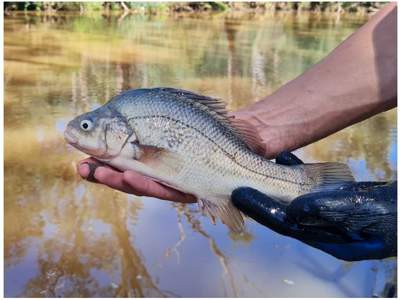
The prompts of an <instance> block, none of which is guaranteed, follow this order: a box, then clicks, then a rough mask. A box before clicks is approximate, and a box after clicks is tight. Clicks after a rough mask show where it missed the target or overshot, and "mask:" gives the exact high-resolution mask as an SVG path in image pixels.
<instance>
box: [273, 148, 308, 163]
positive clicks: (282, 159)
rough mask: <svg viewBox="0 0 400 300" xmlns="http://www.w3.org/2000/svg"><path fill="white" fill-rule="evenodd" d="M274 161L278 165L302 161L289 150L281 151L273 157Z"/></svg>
mask: <svg viewBox="0 0 400 300" xmlns="http://www.w3.org/2000/svg"><path fill="white" fill-rule="evenodd" d="M275 162H276V163H277V164H279V165H286V166H293V165H301V164H303V161H302V160H301V159H300V158H298V157H297V156H296V155H294V154H293V153H291V152H289V151H282V152H281V153H279V154H278V156H277V157H276V158H275Z"/></svg>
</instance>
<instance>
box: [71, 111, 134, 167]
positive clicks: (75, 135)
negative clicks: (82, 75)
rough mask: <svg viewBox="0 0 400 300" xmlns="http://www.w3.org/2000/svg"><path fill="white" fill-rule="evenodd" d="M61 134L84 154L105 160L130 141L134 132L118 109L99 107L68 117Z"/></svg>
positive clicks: (117, 152) (117, 153)
mask: <svg viewBox="0 0 400 300" xmlns="http://www.w3.org/2000/svg"><path fill="white" fill-rule="evenodd" d="M64 138H65V140H66V141H67V142H68V143H69V144H71V145H72V146H73V147H75V148H77V149H78V150H80V151H82V152H84V153H86V154H89V155H91V156H93V157H95V158H97V159H100V160H109V159H112V158H114V157H116V156H118V155H119V153H120V152H121V150H122V149H123V148H124V146H125V145H126V144H127V143H128V142H131V141H134V140H135V134H134V132H133V130H132V129H131V128H130V126H129V124H128V122H127V120H126V118H125V117H123V116H122V115H121V114H120V113H118V112H117V111H113V110H111V109H109V108H107V107H100V108H98V109H96V110H94V111H91V112H88V113H85V114H82V115H80V116H78V117H76V118H75V119H73V120H71V121H70V122H69V123H68V125H67V127H66V129H65V132H64Z"/></svg>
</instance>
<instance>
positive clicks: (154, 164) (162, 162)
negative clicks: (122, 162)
mask: <svg viewBox="0 0 400 300" xmlns="http://www.w3.org/2000/svg"><path fill="white" fill-rule="evenodd" d="M138 147H139V149H140V152H141V154H140V156H139V158H138V159H137V160H138V161H139V162H141V163H143V164H145V165H147V166H149V167H151V168H153V169H159V170H160V172H165V173H167V174H168V175H169V176H176V175H178V174H179V173H180V171H181V170H182V169H183V167H184V160H183V159H182V157H181V156H179V154H178V153H175V152H172V151H170V150H167V149H164V148H158V147H155V146H148V145H140V144H139V145H138Z"/></svg>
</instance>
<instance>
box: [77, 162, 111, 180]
mask: <svg viewBox="0 0 400 300" xmlns="http://www.w3.org/2000/svg"><path fill="white" fill-rule="evenodd" d="M99 166H103V167H107V168H111V167H110V166H107V165H105V164H104V163H103V162H100V161H98V160H96V159H94V158H92V157H89V158H86V159H84V160H81V161H80V162H79V163H78V165H77V170H78V173H79V175H80V176H81V177H82V178H84V179H86V180H88V181H90V182H97V181H96V179H95V177H94V173H95V171H96V169H97V167H99ZM113 170H115V169H113Z"/></svg>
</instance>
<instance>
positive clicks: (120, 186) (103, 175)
mask: <svg viewBox="0 0 400 300" xmlns="http://www.w3.org/2000/svg"><path fill="white" fill-rule="evenodd" d="M93 177H94V179H95V182H97V183H100V184H104V185H106V186H108V187H110V188H113V189H116V190H119V191H121V192H125V193H129V194H135V190H134V189H132V188H131V187H130V186H129V185H128V184H126V183H125V182H124V180H123V178H124V175H123V173H122V172H119V171H116V170H114V169H111V168H109V167H106V166H97V167H96V169H95V172H94V174H93Z"/></svg>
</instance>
